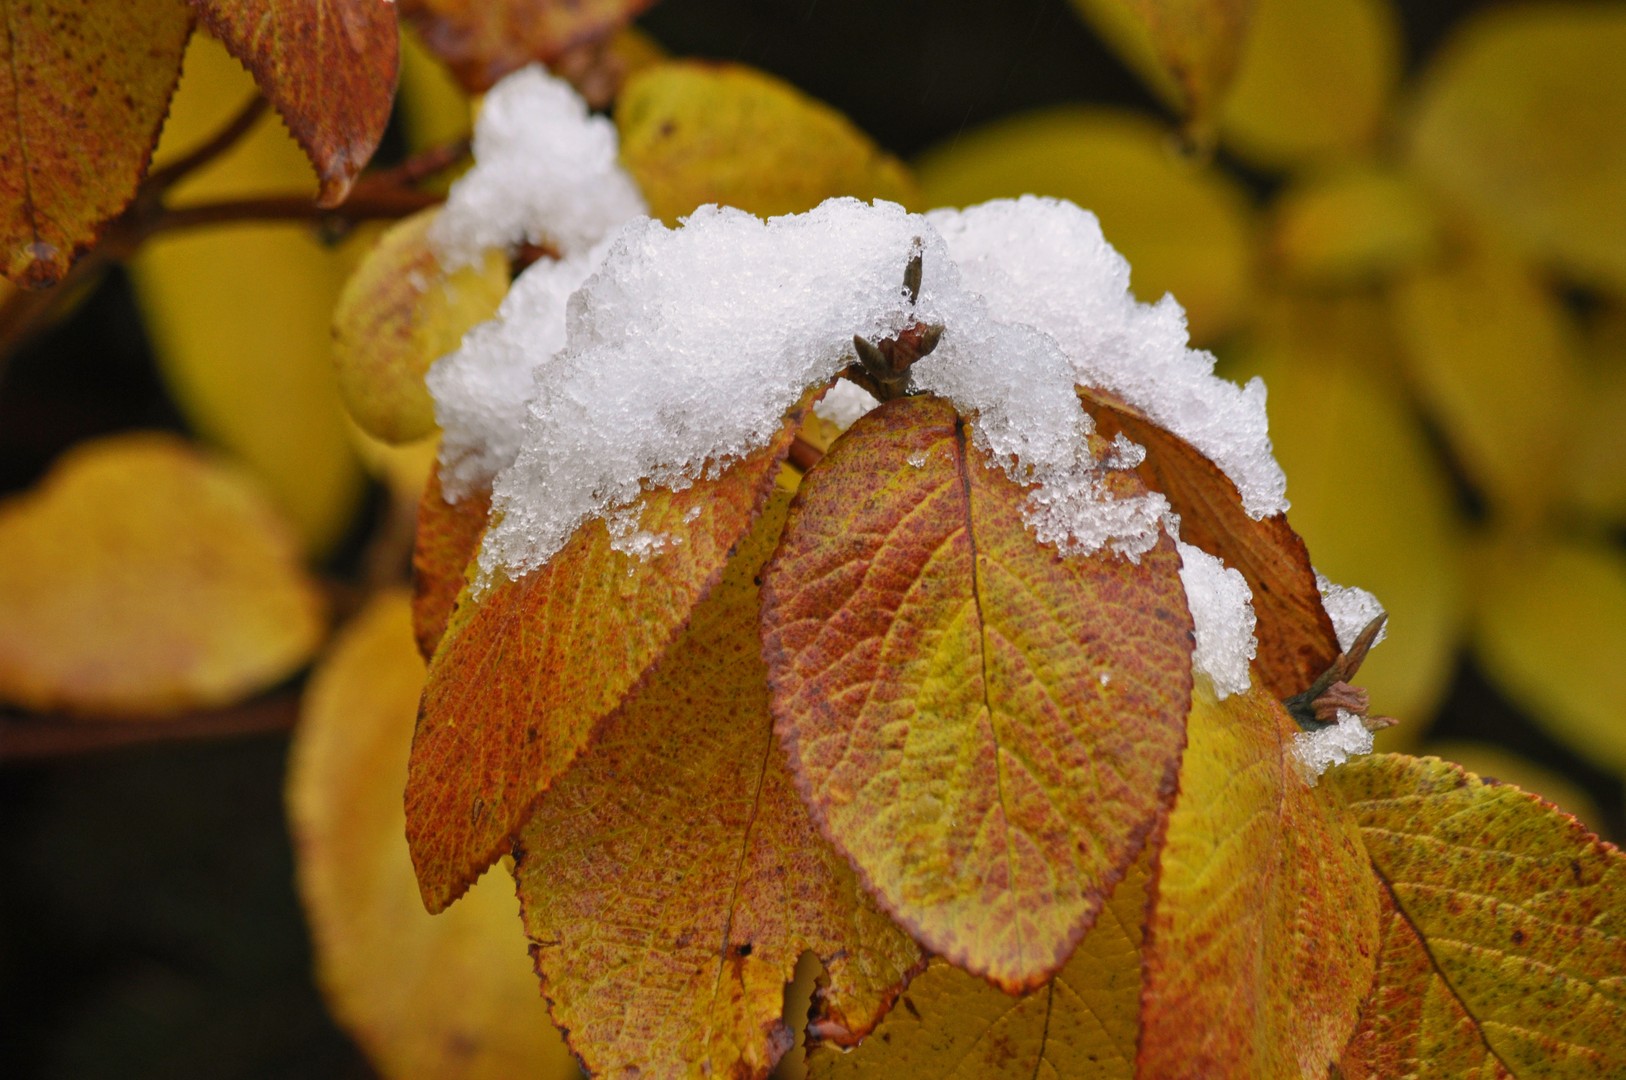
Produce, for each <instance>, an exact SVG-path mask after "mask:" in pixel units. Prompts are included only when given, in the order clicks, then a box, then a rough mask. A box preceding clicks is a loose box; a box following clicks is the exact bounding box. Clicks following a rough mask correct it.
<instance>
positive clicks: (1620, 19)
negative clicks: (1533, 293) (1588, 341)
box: [1408, 2, 1626, 292]
mask: <svg viewBox="0 0 1626 1080" xmlns="http://www.w3.org/2000/svg"><path fill="white" fill-rule="evenodd" d="M1623 50H1626V9H1622V8H1621V7H1620V6H1619V5H1616V4H1587V3H1573V2H1563V3H1544V4H1517V5H1507V6H1498V7H1495V8H1491V9H1487V10H1486V11H1484V12H1482V13H1481V14H1479V15H1478V16H1477V17H1475V18H1474V19H1472V20H1471V21H1469V22H1466V23H1464V24H1463V26H1462V28H1461V29H1460V30H1459V31H1458V32H1457V33H1456V35H1455V36H1454V37H1453V38H1452V39H1451V40H1450V41H1449V42H1447V43H1446V46H1445V48H1444V49H1442V50H1441V52H1440V55H1439V58H1438V59H1437V60H1436V61H1435V62H1434V63H1433V64H1432V65H1431V66H1430V68H1429V69H1428V71H1427V72H1426V73H1425V74H1424V77H1423V81H1422V85H1421V86H1420V87H1419V90H1418V100H1417V102H1416V103H1415V106H1414V107H1413V109H1412V110H1411V115H1412V117H1413V123H1412V124H1411V126H1410V132H1409V141H1408V145H1409V152H1410V160H1411V163H1412V164H1413V165H1414V166H1415V167H1416V169H1417V171H1418V173H1419V174H1420V175H1421V176H1422V177H1423V178H1424V179H1425V180H1427V181H1428V182H1429V184H1430V185H1431V186H1432V187H1433V188H1435V190H1436V191H1437V192H1438V193H1439V194H1440V195H1442V196H1443V197H1444V201H1446V202H1447V203H1448V204H1449V205H1452V206H1454V207H1459V208H1460V209H1461V210H1463V211H1465V212H1467V213H1468V214H1470V215H1472V217H1473V219H1474V220H1475V221H1476V222H1477V223H1478V224H1479V225H1481V226H1482V227H1484V228H1486V229H1487V230H1489V231H1492V232H1494V233H1496V234H1498V235H1501V236H1504V237H1507V238H1509V239H1510V240H1512V241H1513V242H1514V243H1516V244H1517V245H1518V246H1519V247H1520V249H1521V250H1522V251H1523V252H1525V253H1526V254H1528V255H1531V256H1534V257H1535V258H1537V259H1540V260H1542V261H1544V262H1547V263H1551V264H1556V265H1557V266H1558V267H1560V268H1562V269H1563V270H1565V271H1567V272H1568V273H1570V274H1573V275H1575V276H1577V277H1579V278H1580V279H1581V280H1582V281H1583V282H1585V283H1587V284H1591V285H1598V286H1603V287H1605V288H1610V289H1613V290H1615V291H1617V292H1619V291H1620V290H1622V289H1626V200H1622V199H1621V198H1619V194H1620V191H1621V190H1622V188H1623V187H1626V140H1623V139H1621V137H1620V133H1621V130H1622V128H1623V127H1626V69H1623V68H1622V66H1621V64H1620V56H1621V53H1622V51H1623Z"/></svg>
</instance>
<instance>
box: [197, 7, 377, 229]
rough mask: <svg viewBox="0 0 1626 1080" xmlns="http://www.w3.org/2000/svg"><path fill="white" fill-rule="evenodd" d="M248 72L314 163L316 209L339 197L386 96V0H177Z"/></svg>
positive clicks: (373, 145)
mask: <svg viewBox="0 0 1626 1080" xmlns="http://www.w3.org/2000/svg"><path fill="white" fill-rule="evenodd" d="M187 2H188V3H189V4H191V5H192V8H193V10H194V11H196V12H197V13H198V17H199V18H200V19H201V20H202V21H203V25H204V26H206V27H208V29H209V32H210V33H212V34H213V35H214V36H215V37H217V38H219V39H220V40H221V42H222V43H224V44H225V46H226V48H227V50H228V51H229V52H230V53H231V54H232V55H233V56H235V57H236V58H237V59H238V60H239V61H240V62H241V63H242V65H243V66H244V67H246V68H248V70H249V71H250V72H251V73H252V74H253V75H254V81H255V82H256V83H258V84H259V87H260V90H261V91H262V92H263V93H264V94H265V96H266V98H267V99H269V100H270V102H271V104H272V105H274V106H276V110H277V112H278V113H280V114H281V115H282V120H283V122H284V123H285V124H287V125H288V130H289V132H290V133H292V135H293V137H294V140H295V141H296V142H298V143H299V145H300V148H301V149H303V150H304V151H305V154H306V156H308V157H309V158H310V159H311V164H312V165H314V166H315V167H316V174H317V177H318V178H319V179H320V181H321V189H320V191H319V192H318V194H317V197H316V201H317V204H318V205H320V206H337V205H338V204H339V203H342V202H344V197H345V195H347V194H348V193H349V191H350V185H351V183H352V182H354V180H355V179H356V176H357V175H358V174H359V173H360V172H361V170H362V168H363V167H364V166H365V165H366V164H367V162H368V161H369V160H370V159H371V158H372V156H373V151H374V150H377V149H378V141H379V139H381V138H383V136H384V127H385V125H386V124H388V123H389V119H390V105H391V103H392V102H393V101H394V99H395V75H396V65H397V64H398V63H399V55H398V45H399V37H398V35H397V33H396V29H395V4H394V3H393V0H187Z"/></svg>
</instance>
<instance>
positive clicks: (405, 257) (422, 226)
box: [333, 210, 508, 443]
mask: <svg viewBox="0 0 1626 1080" xmlns="http://www.w3.org/2000/svg"><path fill="white" fill-rule="evenodd" d="M438 213H439V211H438V210H425V211H423V212H422V213H419V214H415V215H413V216H412V217H410V218H408V219H407V220H405V221H402V222H399V223H397V224H396V225H393V226H391V228H390V229H389V231H387V232H385V233H384V235H383V236H381V237H380V238H379V240H378V243H377V245H376V246H375V247H373V249H372V250H371V251H369V252H368V253H367V255H366V256H365V257H364V258H363V259H362V260H361V264H360V265H359V266H357V267H356V269H355V272H354V273H352V274H351V275H350V280H349V281H347V282H346V283H345V286H344V291H343V292H341V293H340V294H339V303H338V306H337V307H336V308H335V309H334V311H333V359H334V362H335V364H337V366H338V372H339V393H340V394H342V395H343V396H344V404H345V407H346V408H347V409H349V410H350V415H351V416H352V417H354V418H355V420H356V423H358V424H360V425H361V426H362V428H363V429H364V430H365V431H367V432H368V433H369V434H371V435H375V436H377V437H378V438H380V439H383V440H384V441H385V442H391V443H403V442H411V441H413V440H414V439H421V438H423V437H424V436H426V435H428V434H430V433H431V432H432V431H434V429H435V403H434V401H433V400H432V399H431V398H430V397H429V389H428V387H426V386H425V385H424V381H423V378H424V373H425V372H427V371H428V370H429V365H430V364H432V363H434V362H435V361H436V360H438V359H440V358H441V357H442V356H444V355H446V354H447V353H449V352H452V351H453V350H455V349H456V348H457V346H458V343H459V342H461V341H462V340H463V335H464V334H465V333H467V332H468V331H469V330H471V329H473V328H474V327H475V326H477V325H478V324H480V323H482V322H484V321H486V320H487V319H489V318H491V317H492V316H493V315H495V314H496V313H497V305H498V304H500V303H502V298H503V297H504V296H505V295H507V293H508V263H507V260H506V259H504V258H503V257H502V255H501V253H499V252H495V251H488V252H486V255H485V260H484V262H483V263H482V264H481V265H480V266H478V267H467V268H465V269H463V270H459V271H457V272H456V273H454V274H447V273H446V271H444V270H443V269H442V268H441V265H440V262H439V260H438V259H436V258H435V252H434V249H433V248H432V247H431V246H430V244H429V236H428V233H429V226H430V224H431V223H433V221H434V220H435V217H436V215H437V214H438Z"/></svg>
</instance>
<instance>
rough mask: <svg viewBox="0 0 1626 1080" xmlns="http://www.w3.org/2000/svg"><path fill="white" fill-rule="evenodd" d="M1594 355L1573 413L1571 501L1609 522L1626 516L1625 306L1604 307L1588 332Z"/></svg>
mask: <svg viewBox="0 0 1626 1080" xmlns="http://www.w3.org/2000/svg"><path fill="white" fill-rule="evenodd" d="M1585 353H1586V356H1587V359H1588V360H1589V361H1590V362H1589V364H1588V365H1587V370H1586V372H1585V373H1584V374H1583V376H1582V389H1581V393H1580V397H1579V400H1578V401H1577V405H1576V411H1575V413H1574V414H1573V415H1572V417H1571V419H1570V435H1571V438H1572V440H1573V443H1572V445H1571V448H1570V458H1569V468H1568V470H1567V472H1566V475H1565V477H1564V487H1565V494H1566V496H1567V498H1568V500H1569V502H1570V503H1571V504H1572V505H1574V506H1575V507H1576V508H1577V509H1579V510H1581V511H1582V512H1584V513H1586V514H1588V515H1590V516H1593V517H1596V518H1601V519H1602V520H1604V521H1606V522H1608V523H1610V524H1620V523H1622V522H1626V424H1622V423H1621V422H1620V418H1621V417H1622V416H1626V311H1623V310H1621V309H1619V308H1615V309H1613V310H1610V311H1607V312H1604V313H1602V314H1601V315H1600V316H1599V317H1598V318H1597V319H1596V320H1595V321H1594V324H1593V325H1592V327H1591V328H1590V329H1589V331H1588V333H1587V335H1586V348H1585Z"/></svg>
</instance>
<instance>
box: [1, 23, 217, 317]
mask: <svg viewBox="0 0 1626 1080" xmlns="http://www.w3.org/2000/svg"><path fill="white" fill-rule="evenodd" d="M0 13H3V14H0V208H3V209H0V244H4V251H5V254H4V260H5V262H4V271H5V275H6V277H8V278H11V279H12V280H13V281H16V282H18V283H20V284H23V285H28V286H45V285H51V284H54V283H55V282H56V281H57V280H58V279H59V278H61V276H62V275H63V274H64V273H66V272H67V270H68V267H69V265H70V264H72V262H73V260H74V259H75V258H76V257H77V256H78V255H79V254H80V253H81V252H83V251H84V250H85V249H86V248H88V247H90V246H91V245H92V244H93V243H95V242H96V238H97V237H98V236H100V235H101V231H102V227H103V226H104V225H106V224H107V222H108V221H110V220H111V219H113V218H114V217H116V216H118V214H119V213H120V212H121V211H122V210H123V209H124V208H125V207H126V206H128V205H129V204H130V200H131V199H133V198H134V197H135V193H136V185H137V184H139V183H140V182H141V178H142V177H143V176H145V175H146V172H147V164H148V162H149V161H151V159H152V149H153V145H154V144H155V143H156V142H157V141H158V129H159V127H160V126H161V125H162V124H163V122H164V113H165V111H166V110H167V109H168V108H169V99H170V96H171V95H172V94H173V93H174V92H175V82H176V80H177V79H178V78H179V77H180V73H181V52H182V50H183V49H184V48H185V47H186V39H187V38H188V37H189V36H190V35H191V33H192V16H191V14H190V13H189V12H188V11H187V10H186V7H185V5H183V4H182V3H181V2H180V0H125V2H121V3H117V4H106V3H101V2H99V0H5V2H4V4H3V5H0Z"/></svg>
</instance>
